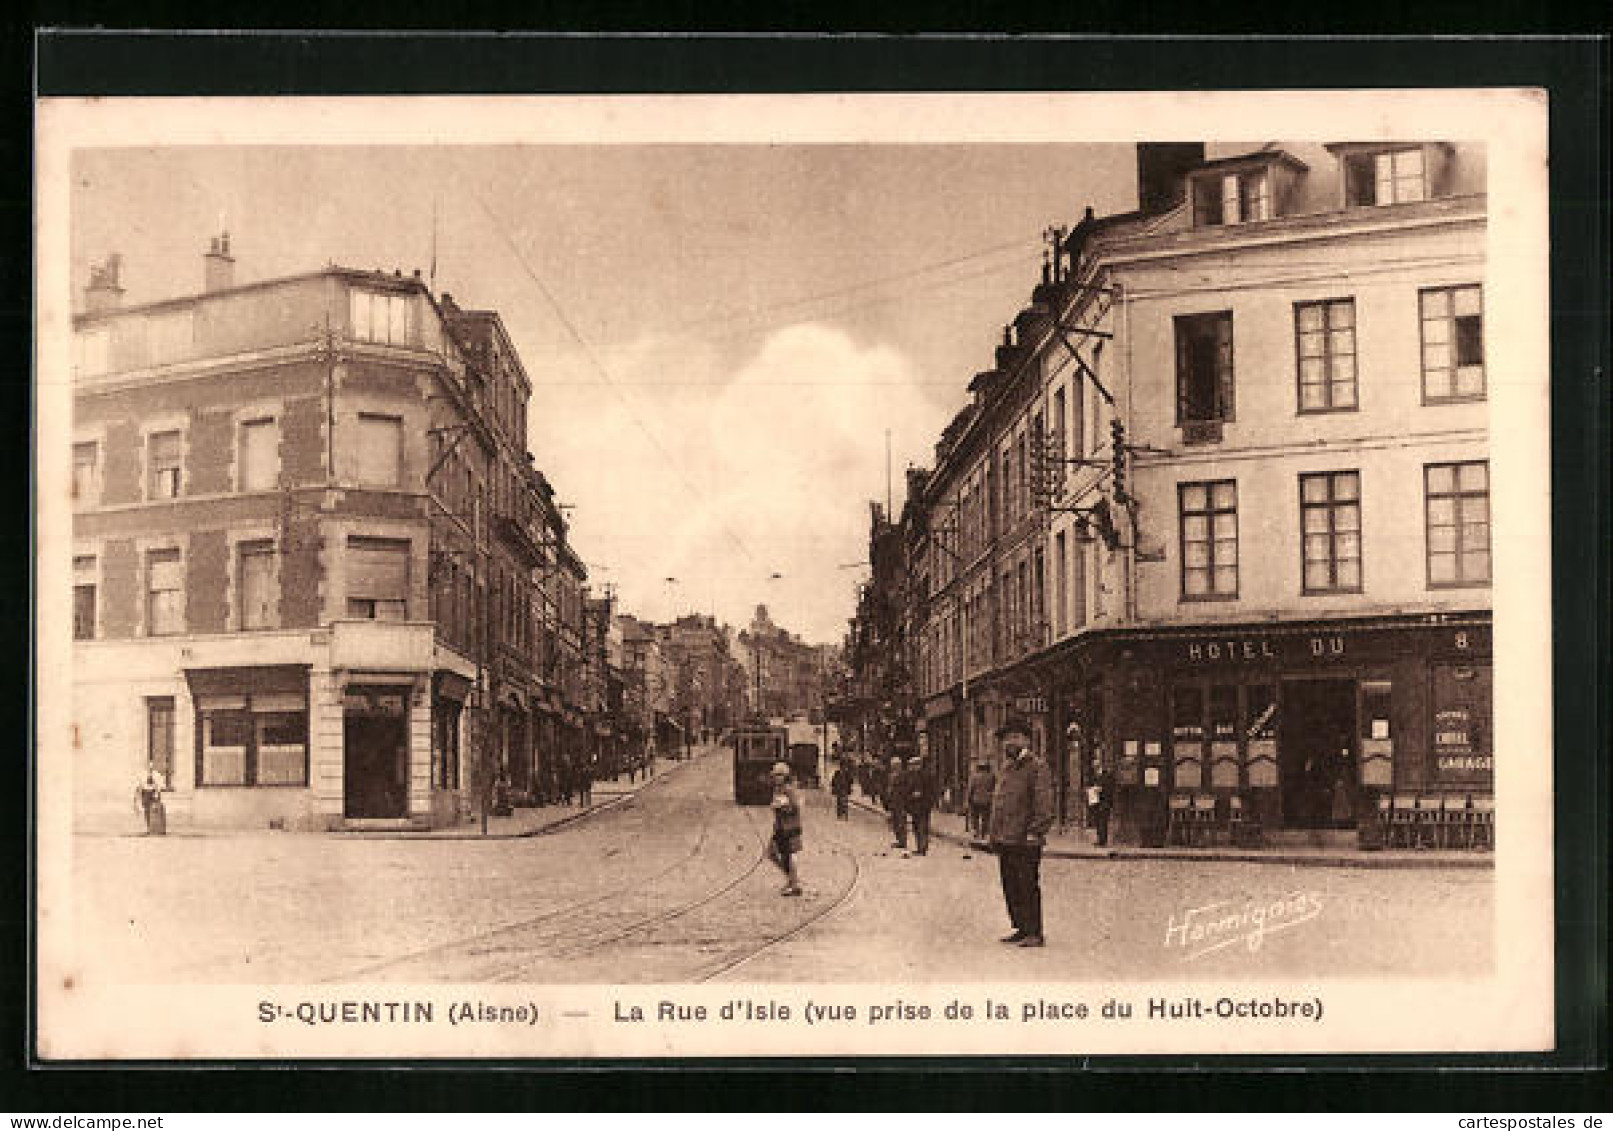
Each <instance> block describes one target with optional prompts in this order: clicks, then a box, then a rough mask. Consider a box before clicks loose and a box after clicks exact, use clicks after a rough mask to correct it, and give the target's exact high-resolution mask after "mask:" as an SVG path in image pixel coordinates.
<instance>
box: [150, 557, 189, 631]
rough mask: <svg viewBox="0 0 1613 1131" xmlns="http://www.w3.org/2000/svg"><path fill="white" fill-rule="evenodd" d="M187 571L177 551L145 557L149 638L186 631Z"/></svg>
mask: <svg viewBox="0 0 1613 1131" xmlns="http://www.w3.org/2000/svg"><path fill="white" fill-rule="evenodd" d="M184 570H185V566H184V563H183V562H182V561H181V559H180V556H179V551H178V550H172V549H170V550H150V551H148V552H147V553H146V635H148V636H167V635H172V634H173V633H178V632H184V631H185V586H184V581H185V576H184Z"/></svg>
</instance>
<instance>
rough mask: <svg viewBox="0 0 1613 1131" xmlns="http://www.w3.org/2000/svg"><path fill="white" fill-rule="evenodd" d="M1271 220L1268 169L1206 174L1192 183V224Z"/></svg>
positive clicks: (1200, 225) (1198, 225) (1203, 224)
mask: <svg viewBox="0 0 1613 1131" xmlns="http://www.w3.org/2000/svg"><path fill="white" fill-rule="evenodd" d="M1269 219H1271V180H1270V178H1269V177H1268V176H1267V175H1266V170H1264V169H1255V170H1253V171H1251V172H1247V173H1227V174H1225V175H1223V176H1220V177H1204V178H1202V179H1200V180H1199V181H1198V182H1197V183H1196V184H1194V186H1193V224H1194V226H1195V227H1204V226H1206V225H1210V224H1243V223H1247V222H1249V221H1251V220H1269Z"/></svg>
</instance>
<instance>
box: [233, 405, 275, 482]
mask: <svg viewBox="0 0 1613 1131" xmlns="http://www.w3.org/2000/svg"><path fill="white" fill-rule="evenodd" d="M240 443H241V450H240V463H241V476H240V479H241V490H243V491H273V490H274V489H275V488H276V487H277V486H279V480H280V429H279V428H278V427H277V426H276V425H275V422H274V421H273V420H248V421H244V422H243V423H242V424H241V436H240Z"/></svg>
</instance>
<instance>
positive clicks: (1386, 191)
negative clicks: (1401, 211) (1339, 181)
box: [1344, 149, 1428, 206]
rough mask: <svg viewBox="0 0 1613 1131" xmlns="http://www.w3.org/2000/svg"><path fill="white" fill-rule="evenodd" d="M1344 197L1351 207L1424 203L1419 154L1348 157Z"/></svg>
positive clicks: (1396, 152) (1425, 194)
mask: <svg viewBox="0 0 1613 1131" xmlns="http://www.w3.org/2000/svg"><path fill="white" fill-rule="evenodd" d="M1344 193H1345V203H1346V204H1347V205H1351V206H1356V205H1373V204H1405V203H1408V202H1410V201H1414V200H1427V199H1428V181H1427V178H1426V175H1425V162H1424V160H1423V151H1422V150H1421V149H1397V150H1392V151H1390V152H1387V153H1355V154H1351V155H1350V156H1348V157H1346V158H1345V159H1344Z"/></svg>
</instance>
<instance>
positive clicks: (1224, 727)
mask: <svg viewBox="0 0 1613 1131" xmlns="http://www.w3.org/2000/svg"><path fill="white" fill-rule="evenodd" d="M1210 784H1211V785H1212V786H1215V787H1216V788H1218V789H1236V788H1238V689H1237V687H1236V686H1235V685H1233V684H1225V683H1223V684H1216V685H1215V686H1213V687H1211V688H1210Z"/></svg>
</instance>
